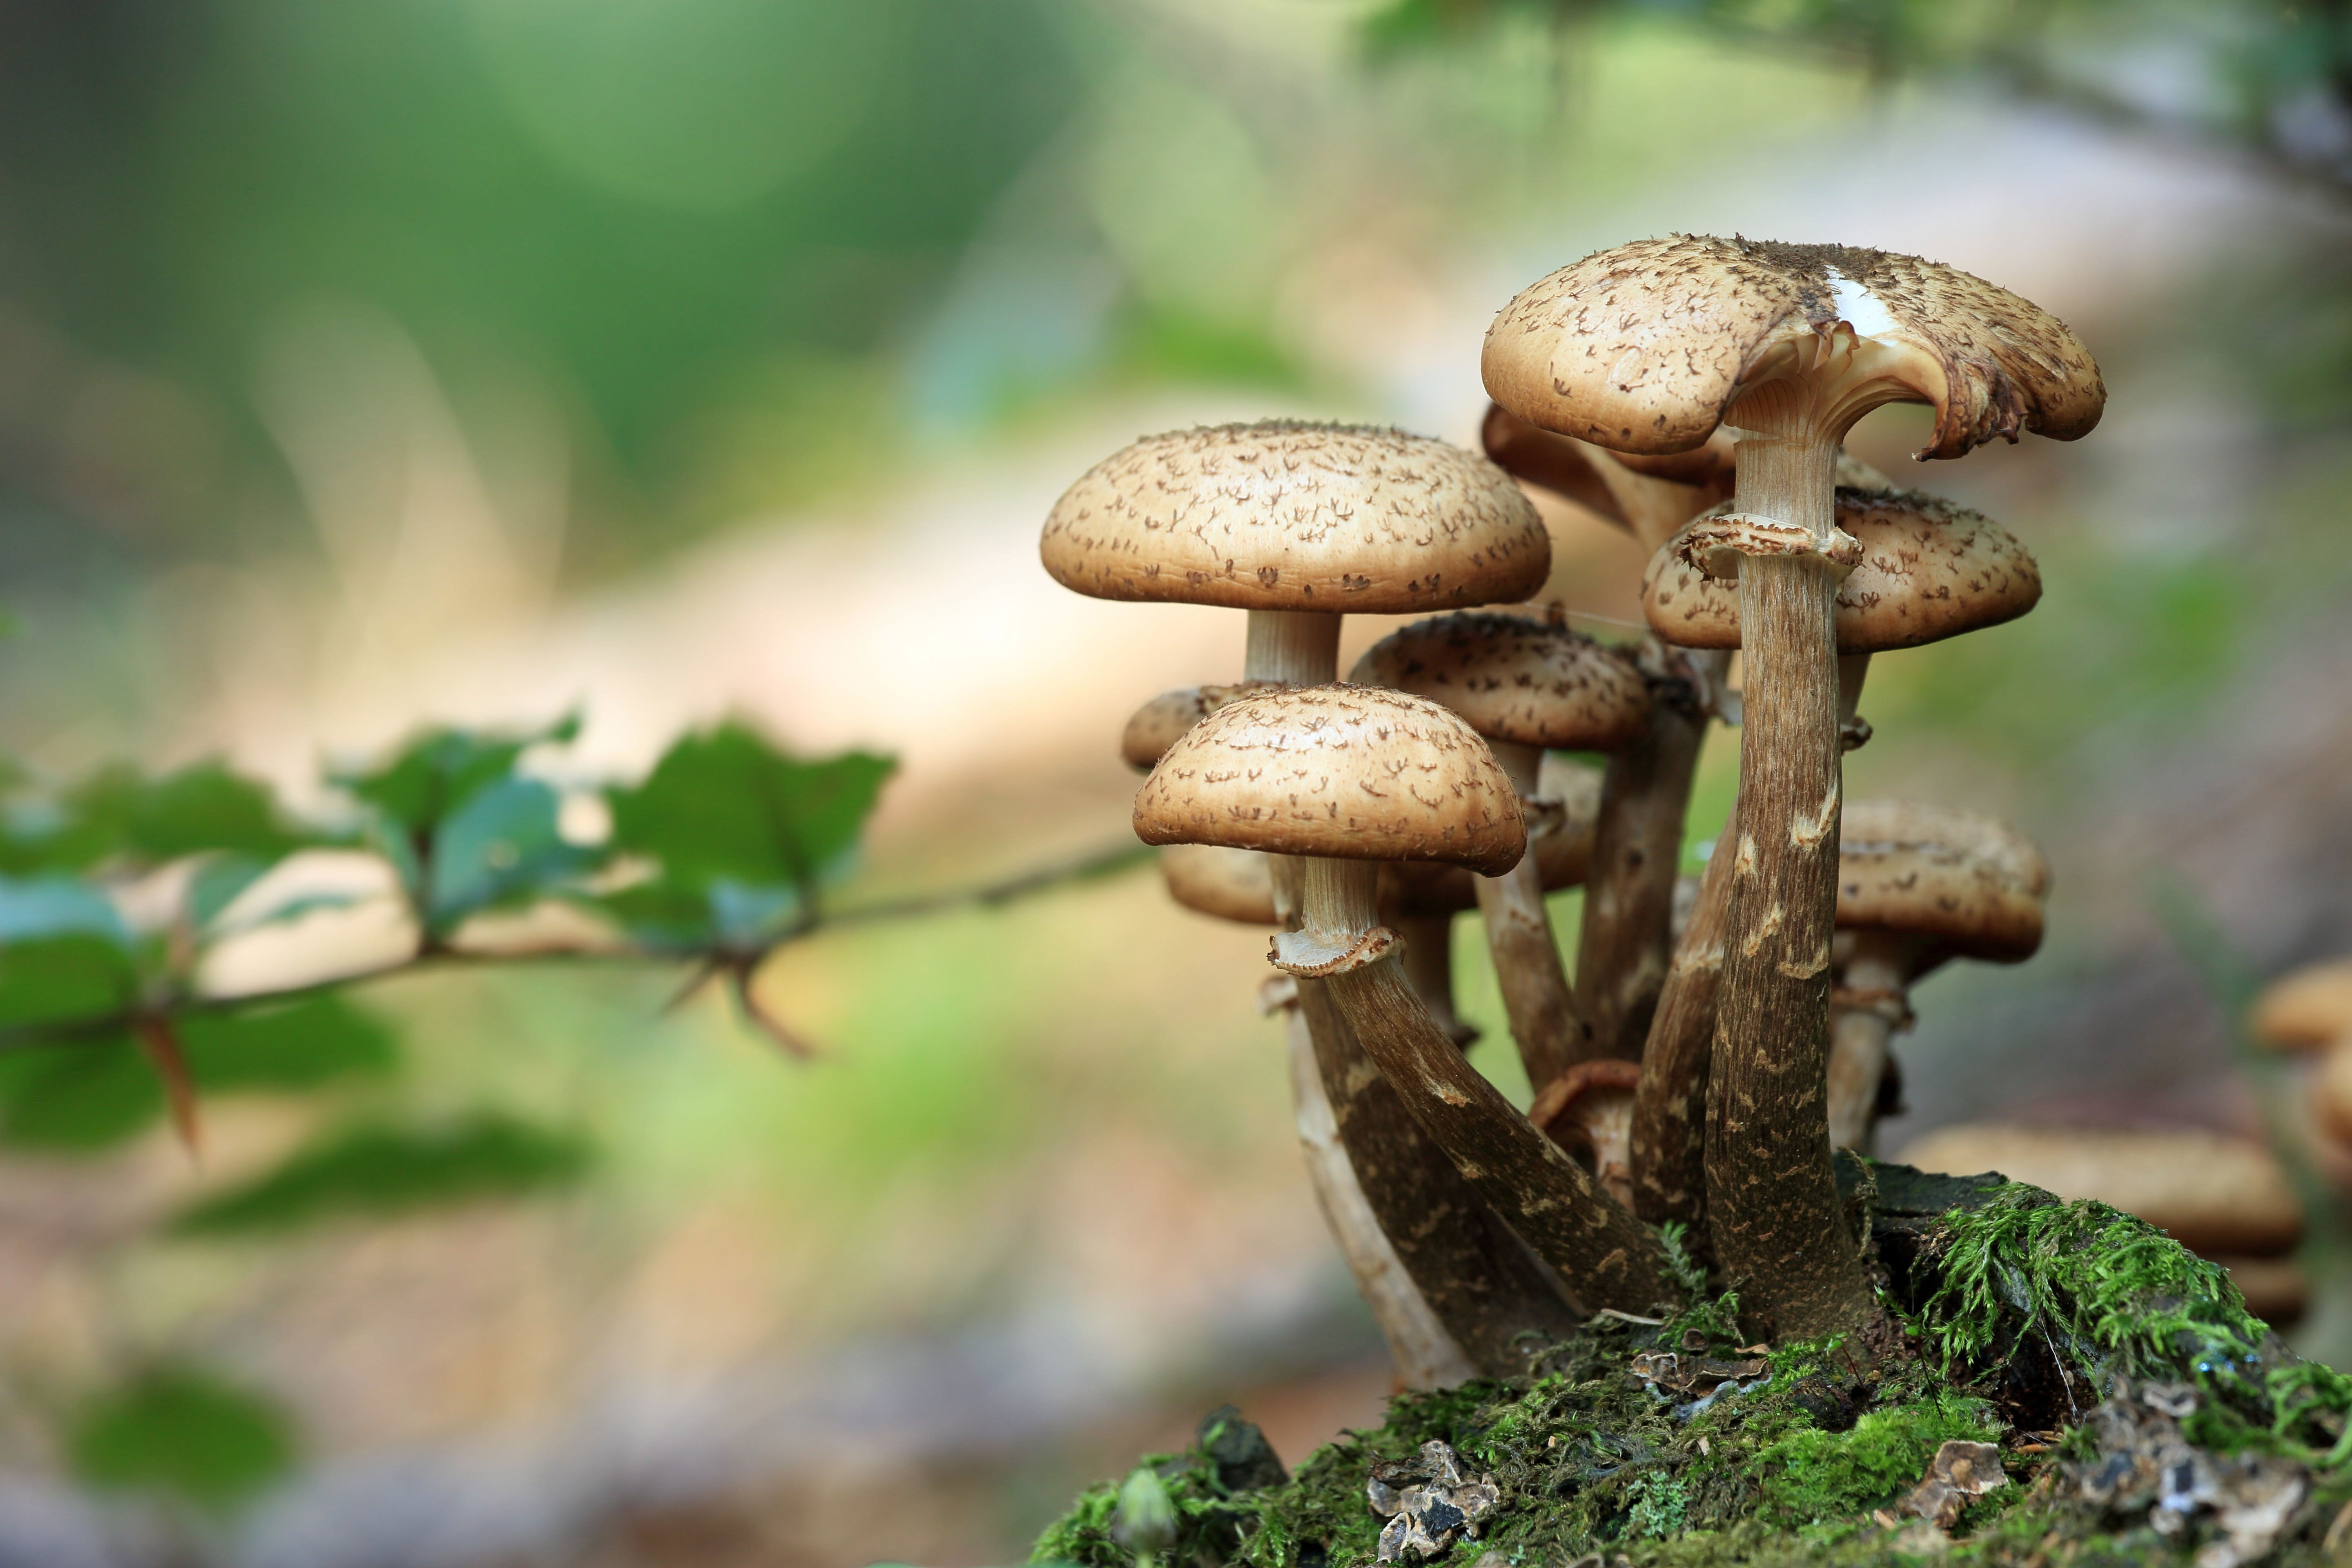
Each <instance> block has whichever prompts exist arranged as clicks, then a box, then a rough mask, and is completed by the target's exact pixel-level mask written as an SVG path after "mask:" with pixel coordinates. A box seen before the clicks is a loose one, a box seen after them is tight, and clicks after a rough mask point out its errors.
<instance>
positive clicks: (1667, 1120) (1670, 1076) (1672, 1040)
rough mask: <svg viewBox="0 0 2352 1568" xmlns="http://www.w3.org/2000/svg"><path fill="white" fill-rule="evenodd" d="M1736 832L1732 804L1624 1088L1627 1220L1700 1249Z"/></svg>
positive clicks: (1703, 1238)
mask: <svg viewBox="0 0 2352 1568" xmlns="http://www.w3.org/2000/svg"><path fill="white" fill-rule="evenodd" d="M1738 833H1739V811H1738V806H1737V805H1735V806H1734V807H1733V808H1732V813H1731V819H1730V820H1729V821H1728V822H1727V823H1725V824H1724V828H1723V832H1722V833H1721V834H1720V835H1718V836H1717V838H1716V841H1715V850H1714V853H1712V854H1711V855H1709V856H1708V857H1707V860H1706V870H1705V871H1703V872H1701V873H1700V875H1699V881H1698V899H1697V900H1696V902H1695V903H1693V904H1692V906H1691V913H1690V921H1689V923H1688V924H1686V925H1685V927H1684V928H1683V935H1682V940H1681V941H1680V942H1676V943H1675V958H1674V963H1672V964H1671V965H1670V966H1669V967H1668V968H1667V970H1666V980H1665V984H1664V985H1663V986H1661V987H1660V988H1659V991H1658V1009H1657V1012H1656V1013H1655V1015H1654V1016H1653V1017H1652V1018H1651V1020H1650V1037H1649V1041H1648V1044H1647V1045H1646V1046H1645V1047H1643V1051H1642V1081H1641V1082H1640V1084H1639V1085H1638V1086H1636V1087H1635V1089H1634V1090H1633V1212H1634V1213H1635V1214H1637V1215H1641V1216H1642V1218H1643V1219H1645V1220H1647V1221H1649V1222H1650V1223H1651V1224H1652V1225H1664V1224H1666V1223H1667V1222H1668V1221H1679V1222H1681V1223H1682V1224H1683V1225H1685V1226H1688V1227H1689V1232H1690V1239H1691V1241H1692V1243H1693V1244H1694V1246H1696V1247H1699V1248H1701V1249H1706V1228H1705V1227H1706V1121H1705V1116H1704V1112H1705V1111H1706V1080H1707V1063H1708V1061H1709V1059H1710V1058H1712V1057H1713V1055H1714V1051H1715V1003H1716V991H1717V984H1718V983H1719V982H1720V980H1721V979H1722V975H1723V932H1724V925H1725V921H1726V917H1727V915H1728V913H1729V910H1730V903H1731V861H1732V846H1733V845H1734V844H1735V843H1736V842H1737V841H1738Z"/></svg>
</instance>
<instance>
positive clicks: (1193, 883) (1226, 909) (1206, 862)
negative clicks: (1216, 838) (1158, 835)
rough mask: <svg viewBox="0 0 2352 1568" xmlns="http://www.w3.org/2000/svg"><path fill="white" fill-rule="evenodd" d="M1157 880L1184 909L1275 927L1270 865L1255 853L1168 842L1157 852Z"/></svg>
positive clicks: (1272, 870)
mask: <svg viewBox="0 0 2352 1568" xmlns="http://www.w3.org/2000/svg"><path fill="white" fill-rule="evenodd" d="M1160 880H1161V881H1162V882H1165V883H1166V884H1167V885H1168V896H1169V897H1170V898H1171V899H1173V900H1176V901H1177V902H1178V903H1180V904H1181V905H1183V906H1184V907H1185V908H1186V909H1188V910H1196V911H1198V912H1199V913H1201V914H1204V915H1214V916H1216V917H1217V919H1219V920H1222V921H1238V922H1239V923H1241V924H1243V925H1253V926H1278V925H1280V924H1281V923H1282V917H1281V916H1279V915H1277V914H1276V913H1275V911H1274V867H1273V865H1272V864H1271V863H1270V862H1269V861H1268V860H1267V859H1266V858H1265V856H1263V855H1261V854H1259V853H1258V852H1257V851H1256V850H1255V849H1228V848H1226V847H1223V845H1220V844H1171V845H1169V846H1168V847H1166V848H1165V849H1162V850H1161V851H1160Z"/></svg>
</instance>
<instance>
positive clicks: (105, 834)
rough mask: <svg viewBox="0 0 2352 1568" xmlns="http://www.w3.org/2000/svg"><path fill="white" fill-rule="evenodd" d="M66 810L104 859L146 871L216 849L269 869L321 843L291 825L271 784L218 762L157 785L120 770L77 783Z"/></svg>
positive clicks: (183, 771) (102, 772) (156, 781)
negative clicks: (125, 861)
mask: <svg viewBox="0 0 2352 1568" xmlns="http://www.w3.org/2000/svg"><path fill="white" fill-rule="evenodd" d="M65 807H66V810H67V812H68V814H69V816H71V817H72V818H73V819H74V820H75V821H76V823H77V824H78V825H79V829H78V831H79V833H81V834H82V835H84V836H85V837H86V838H87V841H88V842H90V843H92V844H96V845H102V846H103V848H102V849H101V850H100V854H101V855H106V854H121V855H122V856H124V857H126V858H130V859H131V860H133V861H136V862H139V863H141V864H144V865H162V864H163V863H165V862H167V861H172V860H181V859H185V858H187V857H189V856H191V855H201V854H205V853H206V852H207V851H215V850H218V851H226V852H228V853H231V854H236V855H241V856H246V857H248V858H252V859H256V860H259V861H262V862H263V863H265V864H267V863H268V862H271V861H275V860H278V859H282V858H284V857H286V856H288V855H290V854H292V853H293V852H294V851H295V850H297V849H299V848H302V847H305V846H307V845H309V844H311V843H313V842H316V839H315V837H314V836H312V835H310V834H308V833H305V832H303V831H301V830H299V829H298V828H296V827H294V826H290V825H289V824H288V822H287V821H286V819H285V816H283V814H282V813H281V812H280V811H279V810H278V802H277V799H276V798H275V797H274V796H273V795H271V794H270V793H269V791H268V788H267V787H266V786H265V785H262V784H257V783H255V782H254V781H253V780H251V779H248V778H244V777H241V776H239V775H238V774H236V773H231V772H230V771H229V770H228V769H227V768H226V766H225V765H223V764H222V763H220V762H218V761H217V760H215V761H209V762H202V763H194V764H192V765H190V766H188V767H184V768H182V769H181V770H180V771H179V772H177V773H166V774H165V775H163V777H161V778H155V779H150V778H146V777H143V776H142V775H141V773H139V771H138V770H137V769H135V768H132V767H131V766H129V765H127V764H121V763H118V764H116V765H114V766H112V767H109V768H104V769H101V770H100V771H99V772H98V773H93V774H91V775H90V776H89V778H87V779H84V780H83V781H82V782H81V783H80V784H76V785H75V786H74V787H73V788H72V789H71V790H70V791H68V793H67V795H66V798H65Z"/></svg>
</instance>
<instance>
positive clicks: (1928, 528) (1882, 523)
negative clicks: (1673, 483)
mask: <svg viewBox="0 0 2352 1568" xmlns="http://www.w3.org/2000/svg"><path fill="white" fill-rule="evenodd" d="M1718 510H1719V509H1718ZM1709 515H1710V516H1712V515H1715V514H1713V513H1710V514H1709ZM1837 522H1838V526H1839V527H1840V528H1843V529H1844V530H1845V531H1847V532H1848V533H1851V534H1853V537H1854V539H1855V541H1856V542H1859V543H1860V544H1861V546H1862V563H1861V564H1860V565H1858V566H1856V567H1855V568H1854V569H1853V571H1852V572H1849V573H1848V574H1846V578H1845V581H1844V582H1843V583H1841V584H1838V591H1837V646H1838V651H1839V652H1840V653H1885V652H1887V651H1889V650H1890V649H1894V648H1904V647H1919V646H1920V645H1921V644H1923V643H1931V642H1937V641H1940V640H1941V639H1943V638H1945V637H1958V636H1959V635H1960V634H1961V633H1962V632H1973V631H1978V630H1980V629H1982V628H1983V627H1986V626H1999V625H2000V623H2001V622H2003V621H2013V620H2015V619H2016V618H2017V617H2018V616H2021V615H2023V614H2025V612H2026V611H2028V610H2030V609H2032V608H2033V606H2034V605H2035V604H2036V603H2037V602H2038V601H2039V600H2040V599H2041V597H2042V569H2041V567H2039V566H2038V565H2036V564H2035V563H2034V560H2033V554H2032V552H2031V551H2029V550H2027V549H2026V548H2025V546H2024V545H2022V544H2021V543H2019V542H2018V541H2017V538H2016V536H2015V535H2013V534H2011V532H2010V531H2008V530H2007V529H2004V528H2002V527H2001V526H2000V524H1999V523H1996V522H1994V521H1991V520H1990V519H1989V518H1986V517H1984V516H1982V515H1981V514H1979V513H1977V512H1973V511H1970V510H1969V509H1968V508H1966V507H1964V506H1958V505H1956V504H1954V503H1953V502H1951V501H1948V500H1943V499H1942V498H1941V497H1938V496H1931V495H1923V494H1921V493H1920V492H1918V491H1917V490H1864V489H1847V488H1845V487H1843V486H1841V487H1839V489H1838V492H1837ZM1679 544H1680V540H1679V539H1675V540H1669V541H1667V542H1666V543H1665V545H1664V547H1663V548H1661V549H1660V550H1659V551H1658V552H1657V553H1656V554H1654V555H1653V556H1651V557H1650V564H1649V567H1648V568H1647V570H1645V571H1644V572H1643V574H1642V614H1643V616H1646V617H1647V618H1648V620H1649V623H1650V629H1651V630H1652V631H1654V632H1655V633H1657V634H1658V636H1659V637H1661V638H1662V639H1664V641H1666V642H1670V643H1674V644H1676V645H1677V646H1679V647H1738V646H1739V583H1738V579H1737V578H1723V577H1709V576H1707V575H1706V574H1704V573H1703V572H1701V571H1700V570H1699V569H1698V568H1697V567H1696V566H1694V565H1692V564H1690V563H1688V562H1687V561H1685V560H1684V559H1683V558H1682V555H1681V553H1680V552H1679V551H1678V548H1677V547H1678V545H1679Z"/></svg>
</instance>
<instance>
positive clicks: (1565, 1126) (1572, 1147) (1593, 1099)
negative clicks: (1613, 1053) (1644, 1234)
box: [1528, 1057, 1642, 1214]
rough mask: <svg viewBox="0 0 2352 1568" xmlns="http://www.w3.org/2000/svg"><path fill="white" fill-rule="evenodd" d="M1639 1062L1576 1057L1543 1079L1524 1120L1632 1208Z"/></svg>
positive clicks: (1640, 1069)
mask: <svg viewBox="0 0 2352 1568" xmlns="http://www.w3.org/2000/svg"><path fill="white" fill-rule="evenodd" d="M1641 1081H1642V1064H1641V1063H1639V1062H1629V1061H1621V1060H1619V1059H1618V1058H1613V1057H1602V1058H1596V1059H1595V1060H1592V1061H1588V1062H1579V1063H1577V1064H1576V1065H1575V1066H1574V1067H1572V1068H1569V1069H1568V1070H1567V1071H1566V1072H1564V1073H1562V1074H1560V1075H1559V1077H1558V1078H1556V1079H1552V1080H1551V1082H1549V1083H1548V1084H1546V1085H1545V1086H1544V1089H1543V1092H1542V1093H1540V1094H1538V1095H1537V1096H1536V1100H1535V1103H1534V1104H1533V1105H1531V1106H1529V1107H1528V1121H1532V1122H1534V1123H1535V1124H1536V1125H1537V1126H1538V1127H1540V1128H1542V1129H1543V1130H1544V1131H1545V1132H1546V1133H1547V1134H1548V1135H1549V1137H1550V1139H1551V1141H1552V1142H1555V1143H1557V1144H1559V1146H1560V1147H1561V1148H1563V1149H1565V1150H1567V1151H1568V1152H1570V1153H1571V1154H1573V1155H1575V1156H1576V1158H1577V1163H1579V1164H1581V1165H1583V1166H1584V1167H1585V1168H1586V1169H1587V1170H1589V1171H1591V1173H1592V1176H1593V1179H1594V1180H1595V1181H1597V1182H1599V1183H1600V1184H1601V1187H1602V1188H1603V1189H1604V1190H1605V1191H1606V1192H1607V1193H1608V1194H1609V1195H1610V1196H1611V1197H1612V1198H1615V1199H1616V1200H1617V1201H1618V1202H1619V1203H1620V1204H1622V1205H1624V1208H1625V1212H1626V1213H1628V1214H1631V1213H1633V1090H1634V1089H1635V1088H1636V1087H1637V1086H1638V1085H1639V1084H1640V1083H1641Z"/></svg>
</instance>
